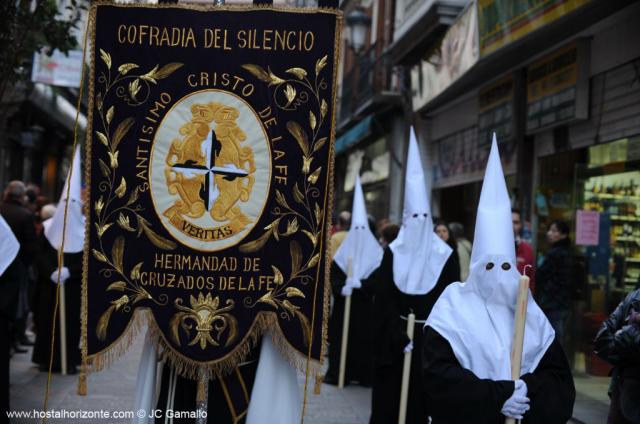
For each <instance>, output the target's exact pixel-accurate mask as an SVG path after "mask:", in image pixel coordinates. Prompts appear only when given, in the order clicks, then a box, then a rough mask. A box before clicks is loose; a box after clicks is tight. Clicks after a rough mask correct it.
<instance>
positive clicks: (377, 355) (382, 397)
mask: <svg viewBox="0 0 640 424" xmlns="http://www.w3.org/2000/svg"><path fill="white" fill-rule="evenodd" d="M459 280H460V265H459V262H458V255H456V254H455V252H453V253H452V254H451V255H450V256H449V259H448V260H447V262H446V263H445V266H444V267H443V269H442V272H441V273H440V278H439V279H438V282H437V283H436V285H435V287H434V288H433V290H431V291H430V292H429V293H427V294H425V295H407V294H404V293H402V292H401V291H400V290H398V288H397V287H396V285H395V283H394V282H393V253H392V252H391V249H389V248H386V249H385V251H384V256H383V258H382V264H381V265H380V268H379V269H378V271H377V272H376V274H375V278H374V279H372V281H371V282H370V284H374V285H375V286H374V289H375V299H374V320H373V324H374V334H375V335H376V339H375V348H374V351H373V352H374V366H375V374H374V383H373V393H372V395H371V420H370V423H371V424H388V423H394V422H397V421H398V414H399V408H400V388H401V385H402V367H403V363H404V348H405V346H406V345H407V344H408V343H409V338H408V337H407V321H406V317H407V315H408V314H409V313H411V312H413V313H414V314H415V316H416V324H415V328H414V336H413V354H412V355H411V374H410V378H409V396H408V401H407V420H406V423H407V424H410V423H419V424H424V423H426V422H427V417H428V407H427V404H426V403H425V393H424V388H423V387H424V386H423V382H422V355H421V354H420V352H422V343H423V341H422V327H423V325H424V321H425V320H426V319H427V317H428V316H429V314H430V313H431V309H432V308H433V305H434V304H435V303H436V300H438V298H439V297H440V295H441V294H442V292H443V291H444V289H445V288H446V287H447V286H448V285H449V284H451V283H453V282H455V281H459ZM368 283H369V282H368ZM367 288H368V287H365V289H367ZM402 317H405V318H404V319H403V318H402ZM418 321H422V322H418Z"/></svg>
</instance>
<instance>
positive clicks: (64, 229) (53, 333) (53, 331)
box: [42, 19, 89, 423]
mask: <svg viewBox="0 0 640 424" xmlns="http://www.w3.org/2000/svg"><path fill="white" fill-rule="evenodd" d="M88 28H89V19H87V26H86V28H85V31H84V40H83V47H82V70H81V71H80V89H79V90H78V102H77V105H76V121H75V125H74V128H73V153H72V155H71V164H70V167H69V178H68V179H67V187H66V202H65V204H64V222H63V224H62V241H61V243H60V248H59V249H58V278H57V280H58V281H57V287H56V302H55V307H54V308H53V317H52V321H51V352H50V354H49V372H48V375H47V386H46V388H45V392H44V406H43V410H44V411H46V410H47V406H48V404H49V388H50V386H51V376H52V373H51V370H52V368H53V355H54V348H55V341H56V318H57V315H58V303H59V301H60V274H61V272H62V267H63V265H64V263H63V262H64V241H65V236H66V234H67V213H68V211H69V193H70V192H71V176H72V175H71V174H72V173H73V162H74V161H75V156H76V154H75V153H76V148H77V147H78V119H79V117H80V104H81V103H82V88H83V85H84V61H85V54H86V50H87V31H88ZM60 362H61V363H60V365H61V366H62V358H60ZM83 371H84V370H83ZM85 378H86V377H85ZM42 422H43V423H46V422H47V418H46V416H45V417H44V418H43V419H42Z"/></svg>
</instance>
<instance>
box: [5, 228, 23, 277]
mask: <svg viewBox="0 0 640 424" xmlns="http://www.w3.org/2000/svg"><path fill="white" fill-rule="evenodd" d="M19 250H20V243H18V239H16V236H15V235H13V231H11V228H10V227H9V224H7V221H5V220H4V218H3V217H2V216H0V275H2V274H3V273H4V271H5V270H6V269H7V267H8V266H9V265H11V262H13V260H14V259H15V258H16V256H17V255H18V251H19Z"/></svg>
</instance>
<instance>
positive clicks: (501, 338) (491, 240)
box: [426, 134, 555, 380]
mask: <svg viewBox="0 0 640 424" xmlns="http://www.w3.org/2000/svg"><path fill="white" fill-rule="evenodd" d="M519 278H520V274H518V271H517V268H516V252H515V242H514V239H513V229H512V224H511V203H510V201H509V193H508V191H507V186H506V184H505V179H504V175H503V173H502V166H501V164H500V156H499V153H498V144H497V142H496V138H495V134H494V136H493V142H492V145H491V152H490V153H489V160H488V163H487V170H486V172H485V177H484V182H483V184H482V192H481V193H480V202H479V204H478V212H477V215H476V230H475V238H474V240H473V249H472V253H471V265H470V273H469V278H468V279H467V281H466V283H454V284H451V285H449V286H448V287H447V288H446V289H445V291H444V293H443V294H442V295H441V296H440V298H439V299H438V301H437V302H436V304H435V305H434V307H433V310H432V312H431V315H429V318H428V319H427V323H426V325H428V326H430V327H432V328H433V329H434V330H436V331H437V332H438V333H439V334H440V335H441V336H442V337H444V338H445V339H446V340H447V341H448V342H449V344H450V345H451V348H452V349H453V352H454V354H455V355H456V358H457V359H458V361H459V362H460V364H461V365H462V366H463V367H464V368H467V369H469V370H471V371H472V372H473V373H474V374H475V375H476V376H478V377H479V378H489V379H493V380H510V379H511V359H510V358H511V344H512V342H513V334H514V314H515V305H516V297H517V293H518V280H519ZM554 337H555V332H554V331H553V328H552V327H551V325H550V324H549V321H548V320H547V318H546V317H545V315H544V313H543V312H542V310H540V308H539V307H538V305H537V304H536V303H535V301H534V300H533V296H531V293H529V301H528V304H527V321H526V327H525V338H524V349H523V355H522V366H521V374H520V375H523V374H526V373H529V372H532V371H534V370H535V368H536V367H537V366H538V363H539V362H540V360H541V359H542V357H543V356H544V354H545V352H546V351H547V349H548V348H549V346H550V345H551V343H552V342H553V339H554Z"/></svg>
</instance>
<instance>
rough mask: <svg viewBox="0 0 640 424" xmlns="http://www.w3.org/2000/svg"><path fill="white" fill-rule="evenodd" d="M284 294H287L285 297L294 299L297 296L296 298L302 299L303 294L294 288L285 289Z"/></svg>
mask: <svg viewBox="0 0 640 424" xmlns="http://www.w3.org/2000/svg"><path fill="white" fill-rule="evenodd" d="M285 291H286V293H287V297H294V296H298V297H302V298H304V297H305V296H304V293H303V292H302V290H300V289H298V288H296V287H287V288H286V290H285Z"/></svg>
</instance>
